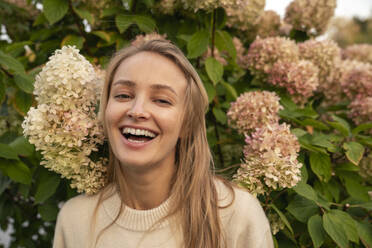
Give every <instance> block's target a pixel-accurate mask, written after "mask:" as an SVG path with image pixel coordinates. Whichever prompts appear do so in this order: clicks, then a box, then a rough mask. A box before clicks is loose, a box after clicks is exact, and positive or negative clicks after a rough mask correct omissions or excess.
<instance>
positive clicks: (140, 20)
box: [133, 15, 156, 33]
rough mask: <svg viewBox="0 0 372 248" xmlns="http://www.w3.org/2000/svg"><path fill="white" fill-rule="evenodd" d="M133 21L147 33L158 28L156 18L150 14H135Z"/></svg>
mask: <svg viewBox="0 0 372 248" xmlns="http://www.w3.org/2000/svg"><path fill="white" fill-rule="evenodd" d="M133 21H134V22H135V23H136V24H137V25H138V27H139V29H141V31H143V32H145V33H151V32H153V31H154V29H155V28H156V23H155V21H154V19H152V18H151V17H149V16H141V15H135V16H133Z"/></svg>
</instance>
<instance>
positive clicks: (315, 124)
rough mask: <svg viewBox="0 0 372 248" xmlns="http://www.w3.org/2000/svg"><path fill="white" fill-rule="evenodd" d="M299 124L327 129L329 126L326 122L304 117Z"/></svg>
mask: <svg viewBox="0 0 372 248" xmlns="http://www.w3.org/2000/svg"><path fill="white" fill-rule="evenodd" d="M301 125H303V126H312V127H314V128H316V129H319V130H329V127H328V126H327V125H326V124H324V123H323V122H321V121H317V120H314V119H305V120H303V121H301Z"/></svg>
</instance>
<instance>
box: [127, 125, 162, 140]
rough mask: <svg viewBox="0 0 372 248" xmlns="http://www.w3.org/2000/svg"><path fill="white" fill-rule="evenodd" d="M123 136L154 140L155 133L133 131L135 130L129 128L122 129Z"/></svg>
mask: <svg viewBox="0 0 372 248" xmlns="http://www.w3.org/2000/svg"><path fill="white" fill-rule="evenodd" d="M122 132H123V134H128V133H129V134H132V135H144V136H147V137H150V138H154V137H155V136H156V134H155V133H153V132H150V131H148V130H144V129H135V128H130V127H126V128H124V129H123V131H122Z"/></svg>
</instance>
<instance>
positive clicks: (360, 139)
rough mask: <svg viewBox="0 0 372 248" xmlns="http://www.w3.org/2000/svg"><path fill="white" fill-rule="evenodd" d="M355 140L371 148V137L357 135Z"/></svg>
mask: <svg viewBox="0 0 372 248" xmlns="http://www.w3.org/2000/svg"><path fill="white" fill-rule="evenodd" d="M356 138H357V141H358V142H359V143H361V144H363V145H365V146H369V147H370V148H372V137H370V136H366V135H360V134H358V135H357V136H356Z"/></svg>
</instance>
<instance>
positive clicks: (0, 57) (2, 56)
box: [0, 50, 25, 74]
mask: <svg viewBox="0 0 372 248" xmlns="http://www.w3.org/2000/svg"><path fill="white" fill-rule="evenodd" d="M0 65H1V66H2V67H3V68H4V69H5V70H6V71H8V72H9V73H11V74H24V73H25V69H24V67H23V65H22V64H21V62H19V61H18V60H16V59H15V58H13V57H12V56H10V55H9V54H6V53H4V52H2V51H1V50H0Z"/></svg>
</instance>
